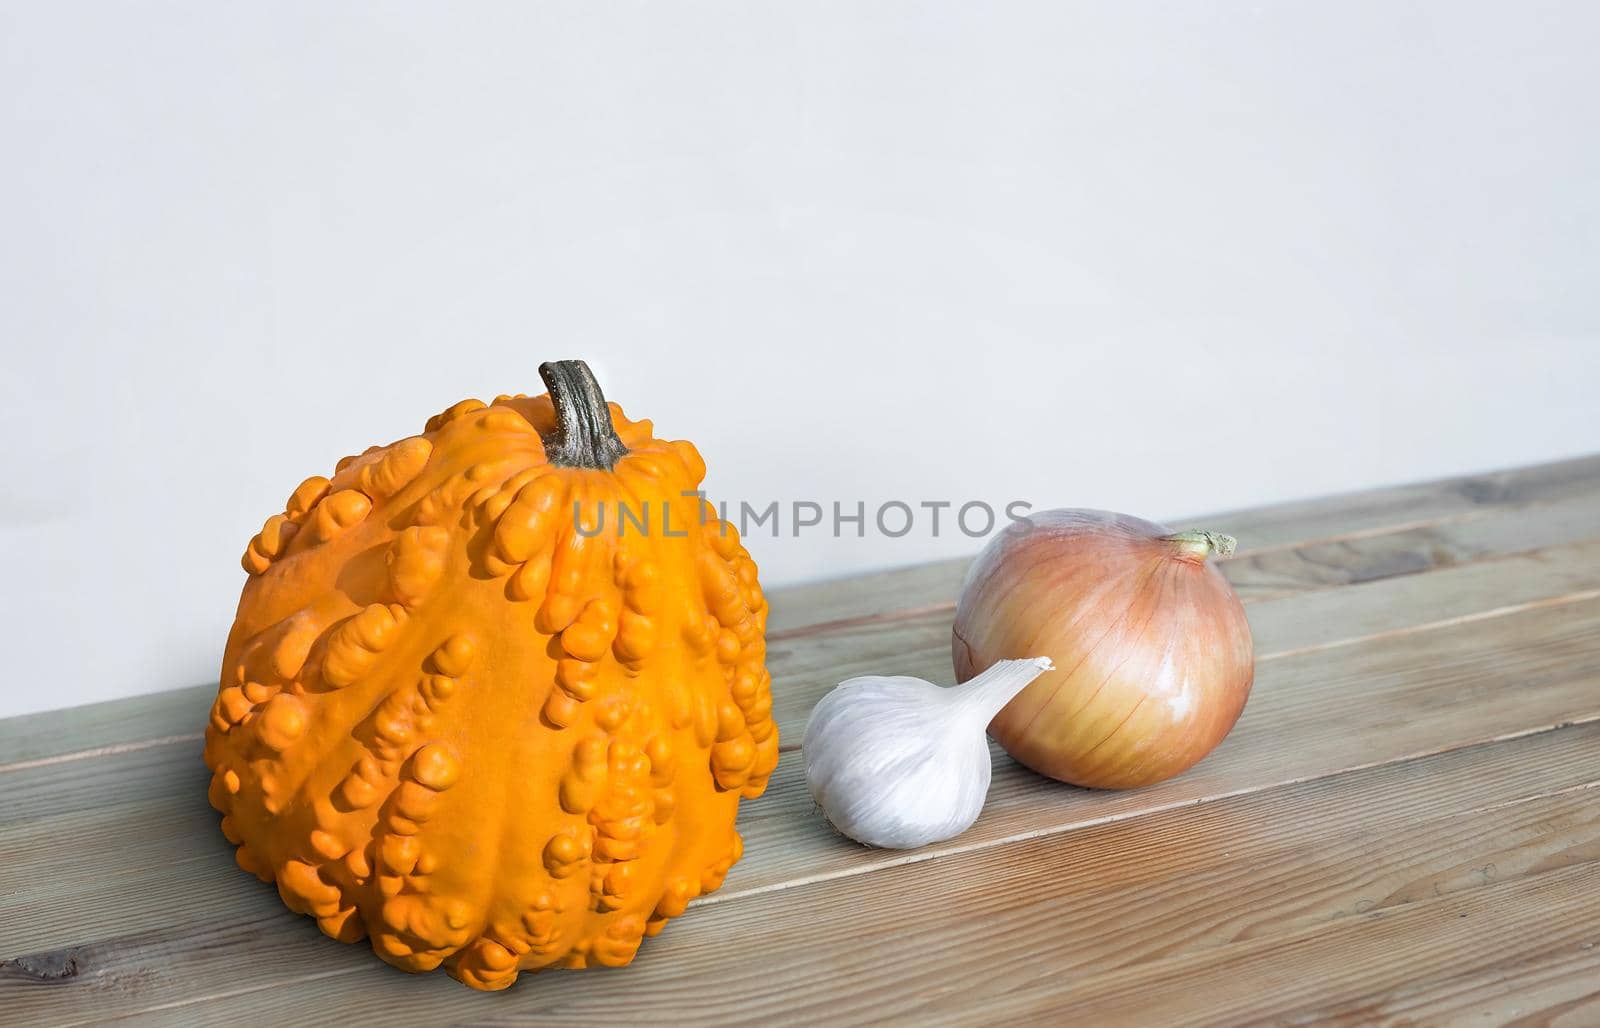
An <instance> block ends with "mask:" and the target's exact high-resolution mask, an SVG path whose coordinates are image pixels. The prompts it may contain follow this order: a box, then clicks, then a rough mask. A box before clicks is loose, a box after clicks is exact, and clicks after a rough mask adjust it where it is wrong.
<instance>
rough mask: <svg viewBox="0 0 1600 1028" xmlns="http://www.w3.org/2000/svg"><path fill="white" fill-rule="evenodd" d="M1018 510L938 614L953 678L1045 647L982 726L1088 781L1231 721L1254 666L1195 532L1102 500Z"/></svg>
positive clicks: (1029, 757)
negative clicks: (1035, 672)
mask: <svg viewBox="0 0 1600 1028" xmlns="http://www.w3.org/2000/svg"><path fill="white" fill-rule="evenodd" d="M1028 522H1029V524H1030V525H1031V530H1014V531H1012V532H1006V533H1002V534H1001V535H999V536H997V537H995V538H994V539H993V540H991V541H990V543H989V545H988V546H987V547H985V548H984V550H983V552H982V553H981V554H979V556H978V559H977V561H976V562H975V563H974V564H973V566H972V568H971V570H969V571H968V572H967V578H966V582H965V584H964V585H963V586H962V590H961V601H960V603H959V604H958V605H957V607H956V617H955V624H954V626H953V628H952V639H951V649H952V655H953V657H954V662H955V672H956V680H957V681H960V682H965V681H966V680H968V679H969V678H971V677H973V676H974V675H977V674H979V673H981V672H982V671H983V670H984V669H985V668H987V667H989V665H991V664H992V663H994V662H995V661H997V660H1002V659H1006V658H1016V657H1025V656H1029V655H1032V654H1035V653H1040V654H1046V655H1048V656H1049V657H1050V658H1051V659H1052V660H1053V661H1054V662H1055V666H1056V670H1055V671H1050V672H1047V673H1045V674H1044V675H1042V676H1040V677H1039V678H1038V679H1036V680H1035V681H1034V682H1033V683H1032V684H1030V685H1029V686H1028V687H1027V688H1026V689H1024V690H1023V691H1022V692H1021V693H1020V694H1018V696H1017V697H1016V698H1015V699H1013V700H1012V701H1011V702H1010V703H1009V704H1007V705H1006V707H1005V708H1004V709H1003V710H1001V712H1000V713H999V714H998V715H996V716H995V718H994V720H993V721H991V722H990V723H989V734H990V735H991V736H992V737H993V738H994V739H995V741H997V742H998V743H999V744H1000V745H1001V746H1003V747H1004V748H1005V750H1006V752H1007V753H1010V754H1011V756H1013V757H1014V758H1016V759H1017V760H1018V761H1020V762H1021V763H1023V764H1026V765H1027V766H1028V767H1030V768H1032V769H1033V770H1035V771H1038V772H1039V773H1040V774H1044V775H1048V776H1049V777H1051V778H1055V779H1059V780H1060V781H1063V782H1070V783H1071V784H1073V785H1080V786H1086V787H1089V788H1096V789H1131V788H1136V787H1138V786H1142V785H1150V784H1152V783H1155V782H1160V781H1163V780H1165V779H1167V778H1171V777H1172V776H1174V775H1177V774H1180V773H1181V772H1183V771H1186V770H1187V769H1189V768H1190V767H1192V766H1194V765H1195V764H1196V763H1197V762H1199V761H1200V759H1201V758H1203V757H1204V756H1205V755H1206V754H1207V753H1210V752H1211V751H1212V750H1213V749H1214V748H1215V747H1216V746H1217V744H1218V743H1220V742H1221V741H1222V739H1223V737H1224V736H1226V735H1227V734H1228V732H1229V730H1230V729H1232V728H1233V725H1234V723H1235V722H1236V721H1238V719H1239V714H1240V712H1241V711H1243V710H1244V705H1245V701H1246V700H1247V699H1248V698H1249V695H1250V686H1251V683H1252V682H1253V681H1254V678H1255V659H1254V652H1253V647H1252V644H1251V639H1250V625H1249V622H1248V621H1247V620H1246V618H1245V612H1244V607H1243V605H1242V604H1240V602H1239V597H1238V596H1237V595H1236V594H1235V593H1234V591H1233V586H1232V585H1230V584H1229V582H1228V580H1227V579H1226V578H1225V577H1224V576H1223V574H1222V572H1221V571H1220V570H1218V569H1217V567H1216V565H1215V564H1214V563H1212V561H1211V560H1210V559H1209V557H1210V556H1211V550H1212V546H1211V545H1210V543H1209V541H1208V540H1197V539H1195V538H1192V537H1191V538H1188V539H1175V538H1173V536H1174V533H1173V532H1172V530H1170V529H1168V528H1166V527H1164V526H1162V525H1158V524H1156V523H1154V522H1151V521H1145V520H1143V519H1142V518H1135V517H1130V516H1128V515H1126V514H1113V513H1110V512H1107V511H1095V510H1052V511H1043V512H1040V513H1037V514H1032V515H1030V516H1029V517H1028ZM1185 535H1190V536H1193V535H1198V534H1197V533H1195V534H1191V533H1185ZM1213 538H1225V537H1213ZM1231 544H1232V540H1227V543H1226V545H1227V546H1228V547H1229V548H1230V549H1231Z"/></svg>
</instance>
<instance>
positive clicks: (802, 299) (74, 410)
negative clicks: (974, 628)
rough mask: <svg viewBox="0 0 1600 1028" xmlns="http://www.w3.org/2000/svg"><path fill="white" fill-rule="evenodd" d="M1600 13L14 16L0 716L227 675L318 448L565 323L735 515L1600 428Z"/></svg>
mask: <svg viewBox="0 0 1600 1028" xmlns="http://www.w3.org/2000/svg"><path fill="white" fill-rule="evenodd" d="M1597 12H1600V6H1596V5H1593V4H1584V3H1572V4H1565V5H1562V4H1554V5H1552V4H1478V3H1456V2H1450V3H1445V2H1440V3H1423V4H1415V3H1401V4H1396V3H1390V2H1383V3H1365V4H1351V3H1342V2H1341V3H1332V2H1326V3H1315V4H1313V3H1279V4H1242V3H1234V4H1197V3H1190V4H1173V3H1160V4H1154V3H1146V4H1133V5H1128V4H1120V3H1119V4H1112V3H1105V4H1081V3H1080V4H1061V3H1049V2H1039V3H1011V4H995V3H981V4H980V3H971V4H964V5H953V4H952V5H940V4H929V3H920V4H899V3H870V4H861V3H837V4H814V3H794V2H785V3H746V2H739V3H732V2H730V3H717V4H705V3H695V4H683V3H676V4H674V3H654V4H589V3H573V4H548V3H547V4H529V3H498V4H490V3H472V4H446V3H438V4H432V5H408V4H397V3H383V4H377V3H373V4H366V5H342V4H327V3H289V4H284V3H272V4H267V3H258V4H249V5H247V4H215V3H209V2H206V3H179V4H154V3H132V4H113V3H92V4H90V3H46V2H33V3H10V4H6V5H4V7H0V148H3V159H0V289H3V293H0V338H3V339H4V344H5V360H4V361H3V364H0V375H3V380H0V381H3V387H4V391H3V395H0V419H3V422H0V429H3V436H0V437H3V439H4V445H3V447H0V461H3V468H0V471H3V482H4V489H3V494H0V567H3V569H4V570H3V575H4V587H3V597H0V602H3V610H0V619H3V620H0V623H3V625H4V636H3V643H4V653H5V683H6V684H5V685H4V686H0V715H5V714H15V713H20V712H25V711H29V710H34V709H39V708H45V707H52V706H64V705H69V704H75V703H82V702H88V701H91V700H100V699H106V698H109V697H114V696H122V695H130V694H134V693H139V692H147V691H155V690H160V689H168V688H173V687H176V686H181V685H190V684H194V683H197V682H202V681H206V680H208V679H211V678H213V676H214V675H215V674H216V667H217V663H218V661H219V659H220V654H221V648H222V643H223V639H224V636H225V634H226V631H227V627H228V624H229V622H230V620H231V618H232V613H233V607H234V604H235V602H236V599H237V595H238V590H239V587H240V586H241V584H242V583H243V580H244V574H243V572H242V571H241V570H240V568H239V565H238V557H239V554H240V552H241V551H242V549H243V547H244V544H245V542H246V541H247V540H248V538H249V537H250V535H251V534H252V533H253V532H255V531H256V529H257V528H258V527H259V526H260V523H261V521H262V519H263V518H264V517H265V516H266V515H267V514H270V513H272V512H275V511H277V510H280V509H281V507H282V503H283V500H284V497H285V496H286V495H287V493H288V491H289V490H290V489H291V488H292V487H293V486H294V485H295V484H296V483H298V482H299V481H300V480H301V478H303V477H304V476H306V475H308V474H312V473H318V472H326V471H328V470H329V469H330V467H331V465H332V463H333V461H334V460H335V459H336V458H338V457H339V456H341V455H343V454H346V453H349V452H353V451H357V450H359V449H362V448H364V447H365V446H366V445H368V444H370V443H374V442H387V441H390V440H393V439H395V438H399V437H401V436H404V435H408V434H410V433H412V432H415V431H417V430H419V429H420V427H421V425H422V422H423V420H424V419H425V418H426V417H427V416H428V415H430V414H432V413H434V412H436V411H437V410H439V409H441V408H443V407H445V406H447V405H448V404H450V403H452V402H454V401H455V400H458V399H461V398H462V397H465V396H469V395H478V396H484V397H486V398H488V397H492V396H493V395H494V394H496V393H499V392H519V391H527V392H537V391H539V389H540V384H539V381H538V377H537V373H536V367H537V365H538V363H539V362H540V361H542V360H546V359H552V358H559V357H570V356H583V357H587V358H588V359H589V360H590V361H591V363H593V364H594V365H595V366H596V367H597V368H598V369H599V371H600V372H601V375H602V381H603V384H604V386H605V388H606V390H607V392H608V393H609V395H610V396H611V398H613V399H615V400H618V401H619V402H621V403H622V404H623V405H624V406H625V407H626V408H627V410H628V411H629V412H630V414H633V415H634V416H648V417H651V418H654V419H655V422H656V425H657V428H658V430H659V431H661V432H662V433H664V434H666V435H668V436H672V437H681V438H689V439H692V440H694V441H695V442H696V443H697V444H698V445H699V446H700V448H701V450H702V452H703V453H704V454H705V457H706V459H707V461H708V463H709V464H710V467H711V476H710V480H709V485H710V487H711V488H712V489H713V490H715V491H717V492H718V493H719V494H721V495H724V496H731V497H734V498H745V499H749V500H752V501H756V502H757V503H758V504H759V503H764V502H766V501H767V500H771V499H776V500H780V501H784V502H788V501H791V500H795V499H817V500H820V501H823V502H825V503H831V502H832V501H833V500H835V499H839V500H843V501H846V502H850V503H853V501H855V500H858V499H860V500H865V501H867V502H869V503H871V504H875V503H877V502H878V501H881V500H884V499H890V498H902V499H905V500H908V501H911V502H913V503H914V502H916V501H918V500H922V499H951V500H957V501H960V500H965V499H973V498H977V499H986V500H990V501H992V502H996V503H1001V502H1004V501H1006V500H1010V499H1018V498H1020V499H1026V500H1028V501H1031V502H1033V503H1034V504H1036V505H1037V506H1039V507H1045V506H1059V505H1072V506H1100V507H1110V508H1115V509H1120V510H1126V511H1130V512H1134V513H1139V514H1143V515H1145V516H1149V517H1156V518H1164V517H1173V516H1178V515H1183V514H1192V513H1195V512H1199V511H1205V510H1214V509H1221V508H1228V507H1237V506H1241V505H1250V504H1259V503H1266V502H1270V501H1274V500H1280V499H1285V498H1292V497H1301V496H1307V495H1313V494H1320V493H1328V492H1333V491H1339V490H1347V489H1352V488H1358V487H1365V486H1371V485H1376V484H1381V483H1389V482H1396V481H1403V480H1410V479H1417V478H1423V477H1434V476H1441V475H1446V474H1453V473H1460V472H1468V471H1475V470H1483V469H1489V468H1494V467H1499V466H1505V465H1511V464H1517V463H1526V462H1533V461H1541V460H1547V459H1552V458H1557V457H1562V456H1568V455H1573V454H1578V453H1582V452H1586V451H1593V450H1597V449H1600V413H1597V398H1600V352H1597V340H1600V286H1597V284H1600V261H1597V253H1600V119H1597V116H1596V114H1597V103H1596V97H1597V96H1600V61H1597V60H1596V53H1597V52H1600V13H1597ZM924 527H925V526H924ZM1216 527H1218V528H1222V529H1226V528H1227V526H1226V525H1218V526H1216ZM977 545H978V544H977V543H976V542H975V541H973V540H970V539H966V538H964V537H962V536H961V535H959V534H947V535H945V536H944V537H942V538H938V539H933V538H930V537H929V536H928V534H927V533H926V532H925V531H922V532H918V533H914V534H913V535H912V536H908V537H907V538H904V539H900V540H885V539H883V538H881V537H879V538H869V539H866V540H857V539H853V538H851V539H844V540H834V539H832V538H829V537H828V536H827V535H826V534H821V535H819V534H816V533H812V534H810V535H808V536H805V537H803V538H801V539H799V540H795V539H793V538H785V539H778V540H773V539H763V538H756V539H753V540H751V548H752V550H753V551H754V553H755V555H756V557H757V559H758V561H759V562H760V563H761V565H762V567H763V569H764V574H765V576H766V580H767V581H768V582H769V584H771V583H781V582H792V581H798V580H805V579H813V578H818V577H824V576H833V575H839V574H842V573H846V572H849V571H854V570H861V569H866V568H871V567H880V566H889V565H895V564H904V563H909V562H913V561H917V560H922V559H926V558H929V557H933V556H936V555H953V554H957V553H963V552H970V551H972V550H974V549H976V547H977ZM201 714H203V712H198V713H197V715H196V716H197V718H199V717H200V716H201ZM197 724H198V721H197Z"/></svg>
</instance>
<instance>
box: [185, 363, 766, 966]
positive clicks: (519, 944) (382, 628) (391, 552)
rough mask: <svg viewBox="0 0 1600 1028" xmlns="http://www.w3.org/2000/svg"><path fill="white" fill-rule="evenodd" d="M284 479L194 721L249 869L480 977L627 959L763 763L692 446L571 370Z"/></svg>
mask: <svg viewBox="0 0 1600 1028" xmlns="http://www.w3.org/2000/svg"><path fill="white" fill-rule="evenodd" d="M540 374H541V375H542V376H543V378H544V380H545V383H546V385H547V386H548V388H549V393H548V394H547V395H541V396H537V397H532V398H530V397H526V396H503V397H500V398H499V399H497V400H495V402H494V403H492V404H489V405H487V406H486V405H484V404H483V403H481V402H479V401H477V400H465V401H463V402H461V403H458V404H456V405H455V406H453V407H451V408H450V409H448V410H446V411H445V412H444V413H442V414H440V415H438V416H436V417H434V418H432V419H431V420H429V421H428V422H427V425H426V427H425V428H424V430H423V432H422V434H420V435H415V436H412V437H410V438H407V439H402V440H400V441H399V442H396V443H393V444H391V445H388V446H383V447H374V448H372V449H369V450H368V451H366V452H365V453H364V454H362V455H360V456H358V457H347V458H345V459H344V460H343V461H340V462H339V465H338V467H337V469H336V471H335V473H334V474H333V476H332V477H331V478H322V477H314V478H309V479H307V480H306V481H305V482H302V483H301V484H300V486H299V487H297V488H296V489H295V490H294V492H293V493H292V494H291V495H290V496H289V499H288V503H287V504H286V508H285V510H284V511H283V512H282V513H281V514H274V515H273V516H272V517H270V518H268V519H267V522H266V524H265V525H264V526H263V527H262V529H261V532H260V533H259V534H258V535H256V536H255V538H253V539H251V540H250V544H249V546H248V548H247V549H246V550H245V554H244V561H243V562H244V567H245V570H246V571H248V572H249V578H248V580H247V582H246V584H245V587H244V592H243V595H242V596H241V597H240V600H239V609H238V616H237V619H236V620H235V622H234V624H233V629H232V632H231V633H230V634H229V636H228V642H227V648H226V653H225V655H224V658H223V665H222V679H221V683H220V689H219V692H218V695H217V698H216V702H215V704H214V705H213V706H212V709H211V717H210V723H209V726H208V729H207V732H206V744H205V759H206V763H207V765H208V766H209V767H210V768H211V770H212V779H211V788H210V798H211V802H212V803H213V805H215V806H216V808H217V809H218V810H220V811H221V812H222V814H223V818H222V830H223V833H224V834H225V835H226V836H227V838H228V839H229V841H231V842H232V843H234V844H236V845H237V847H238V849H237V860H238V863H239V866H240V867H242V868H244V869H245V870H247V871H250V872H253V873H254V874H256V875H257V876H259V877H260V878H261V879H263V880H265V881H269V882H275V883H276V885H277V888H278V892H279V894H280V895H281V896H282V898H283V901H284V903H286V904H287V905H288V906H289V907H290V908H291V909H292V910H295V911H297V912H300V913H303V914H309V915H310V916H312V917H314V918H316V920H317V924H318V925H319V926H320V927H321V929H322V931H323V932H325V933H326V934H328V935H330V936H332V937H333V938H335V939H338V940H340V941H343V942H356V941H358V940H360V939H362V938H364V937H365V938H369V939H370V940H371V945H372V949H373V950H374V952H376V953H377V955H378V956H379V957H381V958H382V959H384V960H386V961H388V962H389V963H391V964H393V965H395V966H396V967H399V968H402V969H404V970H407V971H427V970H431V969H433V968H435V967H438V966H439V965H441V964H443V965H444V966H445V968H446V969H447V970H448V971H449V973H450V974H452V975H453V976H455V977H456V978H457V979H459V980H460V981H462V982H464V983H465V984H467V985H469V986H472V987H473V988H478V989H499V988H504V987H505V986H507V985H510V984H511V982H512V981H513V980H515V979H516V977H517V974H518V972H519V971H520V970H525V969H536V968H543V967H550V966H558V967H588V966H594V965H606V966H616V965H622V964H626V963H628V962H629V961H630V960H631V959H632V958H633V956H634V954H635V952H636V951H637V950H638V948H639V945H640V942H641V940H642V938H643V937H644V936H647V935H654V934H655V933H657V932H659V931H660V930H661V929H662V927H663V926H664V925H665V924H666V923H667V921H668V919H669V918H673V917H676V916H678V915H679V914H681V913H683V911H684V908H685V907H686V906H687V905H688V903H689V902H690V901H691V900H693V899H694V898H695V897H697V896H701V895H704V894H706V893H708V892H711V891H712V890H713V889H716V888H717V887H718V886H719V885H720V884H721V883H722V880H723V876H724V875H726V874H727V872H728V869H729V867H730V866H731V865H732V864H733V863H734V862H735V861H736V860H738V859H739V855H740V852H741V842H740V839H739V836H738V834H737V833H736V832H735V830H734V819H735V815H736V813H737V810H738V805H739V802H740V799H741V798H752V797H755V796H759V795H760V794H761V793H762V791H763V790H764V789H765V787H766V784H767V779H768V777H769V775H770V774H771V772H772V770H773V768H774V767H775V765H776V764H777V761H778V733H777V729H776V727H775V725H774V724H773V721H772V717H771V710H772V698H771V679H770V677H769V676H768V674H767V672H766V668H765V663H764V654H765V641H764V630H765V625H766V603H765V601H764V600H763V598H762V592H761V587H760V584H759V582H758V581H757V576H756V566H755V564H754V563H753V562H752V561H751V559H750V556H749V554H748V553H747V552H746V551H745V549H744V547H743V546H742V545H741V544H740V541H739V537H738V534H737V533H736V532H735V530H734V529H733V526H731V525H729V524H727V523H725V522H723V521H721V520H719V519H717V518H716V516H715V511H714V510H713V509H712V507H711V505H710V504H708V503H705V502H704V500H703V498H702V497H701V496H700V495H698V494H697V493H696V492H695V490H697V489H698V487H699V484H700V481H701V479H702V477H703V476H704V474H705V465H704V463H703V462H702V461H701V459H700V455H699V453H698V452H697V451H696V450H695V448H694V446H693V445H691V444H690V443H687V442H670V441H665V440H659V439H656V438H655V437H654V436H653V434H652V429H651V425H650V422H648V421H630V420H628V419H627V418H626V417H624V416H623V414H622V411H621V409H620V408H618V407H616V406H615V405H608V404H607V403H606V401H605V399H604V397H603V396H602V394H601V392H600V389H599V386H598V385H597V384H596V383H595V380H594V377H593V375H592V374H591V373H590V371H589V369H588V367H587V366H586V365H584V364H583V363H582V362H581V361H559V362H554V363H550V364H545V365H543V366H542V367H541V368H540Z"/></svg>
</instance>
